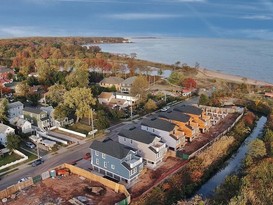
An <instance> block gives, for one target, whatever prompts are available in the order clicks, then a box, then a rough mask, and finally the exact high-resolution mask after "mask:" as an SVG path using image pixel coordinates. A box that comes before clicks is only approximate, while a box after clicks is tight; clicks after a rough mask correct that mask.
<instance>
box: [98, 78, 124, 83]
mask: <svg viewBox="0 0 273 205" xmlns="http://www.w3.org/2000/svg"><path fill="white" fill-rule="evenodd" d="M122 81H124V79H123V78H119V77H109V78H104V79H103V80H102V81H100V83H107V84H120V83H122Z"/></svg>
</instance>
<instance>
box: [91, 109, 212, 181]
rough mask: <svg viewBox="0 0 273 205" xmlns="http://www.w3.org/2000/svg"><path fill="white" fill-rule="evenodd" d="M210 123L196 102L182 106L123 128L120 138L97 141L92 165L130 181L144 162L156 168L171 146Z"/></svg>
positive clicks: (188, 138) (202, 129) (121, 179)
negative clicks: (136, 124) (137, 125)
mask: <svg viewBox="0 0 273 205" xmlns="http://www.w3.org/2000/svg"><path fill="white" fill-rule="evenodd" d="M210 126H211V123H210V117H209V116H207V115H205V113H204V112H203V110H202V109H200V108H198V107H195V106H179V107H176V108H174V109H173V110H170V111H167V112H160V113H158V114H156V115H154V116H152V117H150V118H145V119H143V120H142V122H141V124H140V126H139V127H135V126H131V127H127V128H123V129H122V130H121V131H120V132H119V133H118V134H117V141H112V140H111V139H106V140H105V141H102V142H100V141H94V142H93V143H92V144H91V146H90V149H91V165H92V168H93V170H95V171H96V172H98V173H100V174H102V175H105V176H108V177H111V178H113V179H115V180H117V181H122V182H125V183H131V182H132V181H134V180H135V179H137V178H138V176H139V174H140V172H141V170H142V169H143V167H144V166H146V167H147V168H150V169H156V168H157V167H158V166H159V164H160V163H161V162H162V161H163V159H164V157H165V156H166V153H167V151H168V149H169V150H173V151H176V150H178V149H180V148H181V147H183V146H184V145H185V143H186V142H190V141H192V140H193V139H194V137H196V136H197V134H198V133H200V132H205V131H207V130H208V129H209V128H210Z"/></svg>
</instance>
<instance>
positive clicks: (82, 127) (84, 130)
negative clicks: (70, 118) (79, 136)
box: [67, 123, 92, 134]
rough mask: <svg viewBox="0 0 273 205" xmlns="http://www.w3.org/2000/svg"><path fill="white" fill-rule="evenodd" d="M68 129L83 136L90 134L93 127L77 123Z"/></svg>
mask: <svg viewBox="0 0 273 205" xmlns="http://www.w3.org/2000/svg"><path fill="white" fill-rule="evenodd" d="M67 129H70V130H73V131H76V132H80V133H83V134H88V132H90V131H91V130H92V128H91V126H89V125H86V124H82V123H76V124H73V125H71V126H69V127H68V128H67Z"/></svg>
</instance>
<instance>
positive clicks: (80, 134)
mask: <svg viewBox="0 0 273 205" xmlns="http://www.w3.org/2000/svg"><path fill="white" fill-rule="evenodd" d="M58 129H59V130H61V131H64V132H68V133H71V134H74V135H78V136H80V137H86V135H85V134H82V133H79V132H76V131H73V130H68V129H65V128H62V127H58Z"/></svg>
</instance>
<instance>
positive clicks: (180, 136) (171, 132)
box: [141, 118, 185, 151]
mask: <svg viewBox="0 0 273 205" xmlns="http://www.w3.org/2000/svg"><path fill="white" fill-rule="evenodd" d="M141 129H142V130H145V131H147V132H150V133H153V134H156V135H158V136H160V137H161V138H162V140H163V141H164V142H165V143H166V144H167V146H168V147H169V149H171V150H175V151H176V150H177V149H179V148H181V147H182V146H184V144H185V136H184V133H183V132H182V131H181V130H180V129H179V127H178V126H177V125H176V124H174V123H171V122H169V121H166V120H162V119H160V118H145V119H143V120H142V123H141Z"/></svg>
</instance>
